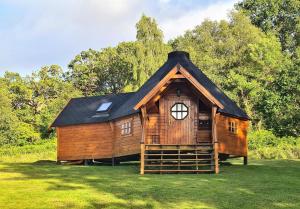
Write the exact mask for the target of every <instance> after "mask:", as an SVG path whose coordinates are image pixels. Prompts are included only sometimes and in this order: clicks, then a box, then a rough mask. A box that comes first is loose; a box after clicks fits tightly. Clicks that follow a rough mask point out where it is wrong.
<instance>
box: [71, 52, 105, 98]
mask: <svg viewBox="0 0 300 209" xmlns="http://www.w3.org/2000/svg"><path fill="white" fill-rule="evenodd" d="M98 56H99V52H97V51H95V50H92V49H89V50H87V51H82V52H81V53H80V54H79V55H76V56H75V58H74V59H73V60H71V62H70V64H69V66H68V67H69V71H68V72H67V73H66V74H65V77H66V79H67V81H70V82H72V83H73V85H74V86H75V88H77V89H79V90H80V91H81V92H82V94H83V95H84V96H88V95H93V94H95V92H96V89H97V79H98V78H97V74H96V73H95V69H94V68H95V66H96V63H97V57H98Z"/></svg>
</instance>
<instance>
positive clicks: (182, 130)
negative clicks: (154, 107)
mask: <svg viewBox="0 0 300 209" xmlns="http://www.w3.org/2000/svg"><path fill="white" fill-rule="evenodd" d="M176 108H177V109H176ZM164 110H165V121H166V139H165V141H166V143H167V144H195V137H194V136H195V134H194V133H195V132H194V131H195V130H194V128H195V127H194V119H195V114H194V112H195V110H196V105H195V103H194V102H193V101H192V100H191V99H189V98H188V97H167V98H166V99H165V108H164ZM173 110H175V111H178V114H179V117H177V119H176V114H175V113H174V111H173ZM186 111H187V114H186ZM180 112H181V113H180ZM172 114H173V116H172Z"/></svg>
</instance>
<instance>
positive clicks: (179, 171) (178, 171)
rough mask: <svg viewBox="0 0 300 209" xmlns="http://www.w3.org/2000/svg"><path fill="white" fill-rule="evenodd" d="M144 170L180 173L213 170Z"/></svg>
mask: <svg viewBox="0 0 300 209" xmlns="http://www.w3.org/2000/svg"><path fill="white" fill-rule="evenodd" d="M145 172H151V173H165V172H172V173H173V172H176V173H182V172H190V173H200V172H203V173H204V172H214V170H211V169H209V170H145Z"/></svg>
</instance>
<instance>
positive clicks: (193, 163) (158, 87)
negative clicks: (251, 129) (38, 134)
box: [52, 51, 249, 174]
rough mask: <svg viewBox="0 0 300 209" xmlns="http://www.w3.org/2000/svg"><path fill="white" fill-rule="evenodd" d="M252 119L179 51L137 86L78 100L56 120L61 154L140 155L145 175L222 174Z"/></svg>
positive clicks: (242, 152)
mask: <svg viewBox="0 0 300 209" xmlns="http://www.w3.org/2000/svg"><path fill="white" fill-rule="evenodd" d="M248 121H249V117H248V116H247V114H246V113H245V112H244V111H243V110H241V109H240V108H239V107H238V106H237V105H236V104H235V103H234V102H233V101H232V100H230V99H229V98H228V97H227V96H226V95H225V94H224V93H223V92H222V91H221V90H220V89H219V88H218V87H217V86H216V85H215V84H214V83H213V82H212V81H210V80H209V79H208V78H207V77H206V76H205V75H204V74H203V73H202V71H201V70H200V69H198V68H197V67H196V66H195V65H194V64H193V63H192V62H191V60H190V58H189V54H188V53H186V52H180V51H175V52H171V53H169V55H168V60H167V61H166V62H165V64H164V65H163V66H162V67H161V68H160V69H158V70H157V71H156V72H155V73H154V74H153V76H151V77H150V78H149V80H148V81H147V82H146V83H145V84H144V85H143V86H142V87H141V88H140V89H139V90H138V91H137V92H132V93H122V94H117V95H104V96H94V97H83V98H74V99H71V100H70V102H69V103H68V104H67V105H66V107H65V108H64V109H63V110H62V112H61V113H60V114H59V115H58V117H57V118H56V119H55V121H54V122H53V124H52V127H56V130H57V141H58V142H57V145H58V146H57V160H58V161H72V160H89V161H90V160H95V161H103V160H110V161H111V162H112V164H115V163H119V162H120V161H123V160H134V159H135V160H136V159H140V163H141V166H140V173H141V174H144V173H200V172H210V173H218V172H219V160H220V159H221V160H224V159H226V158H227V157H230V156H235V157H244V163H245V164H246V163H247V128H248Z"/></svg>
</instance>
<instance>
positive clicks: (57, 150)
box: [56, 127, 60, 162]
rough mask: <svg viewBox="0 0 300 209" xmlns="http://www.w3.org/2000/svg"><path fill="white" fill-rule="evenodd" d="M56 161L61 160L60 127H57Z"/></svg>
mask: <svg viewBox="0 0 300 209" xmlns="http://www.w3.org/2000/svg"><path fill="white" fill-rule="evenodd" d="M56 161H57V162H59V161H60V159H59V128H58V127H57V128H56Z"/></svg>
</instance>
